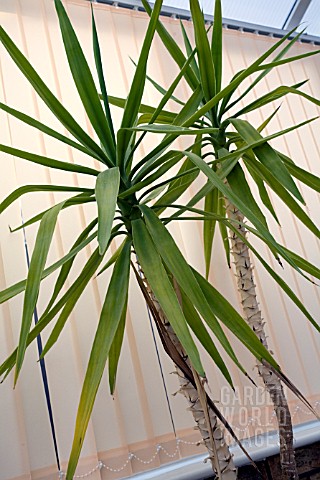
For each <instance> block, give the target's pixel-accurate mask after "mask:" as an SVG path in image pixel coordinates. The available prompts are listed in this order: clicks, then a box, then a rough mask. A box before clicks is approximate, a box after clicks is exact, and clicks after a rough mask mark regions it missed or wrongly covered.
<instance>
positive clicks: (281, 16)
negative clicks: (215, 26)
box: [163, 0, 295, 28]
mask: <svg viewBox="0 0 320 480" xmlns="http://www.w3.org/2000/svg"><path fill="white" fill-rule="evenodd" d="M221 3H222V15H223V17H224V18H230V19H232V20H239V21H241V22H248V23H254V24H256V25H268V26H269V27H273V28H282V26H283V24H284V23H285V21H286V19H287V17H288V14H289V13H290V11H291V9H292V7H293V5H294V3H295V0H281V1H279V0H241V1H239V0H222V2H221ZM200 4H201V7H202V9H203V12H204V14H206V15H213V11H214V0H200ZM163 5H166V6H170V7H175V8H179V9H183V10H189V0H164V1H163Z"/></svg>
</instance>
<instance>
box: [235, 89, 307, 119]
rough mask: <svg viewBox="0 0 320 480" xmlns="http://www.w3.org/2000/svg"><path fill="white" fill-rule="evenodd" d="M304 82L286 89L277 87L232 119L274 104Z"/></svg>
mask: <svg viewBox="0 0 320 480" xmlns="http://www.w3.org/2000/svg"><path fill="white" fill-rule="evenodd" d="M306 82H307V80H304V81H303V82H300V83H296V84H295V85H292V86H291V87H286V86H285V85H282V86H281V87H277V88H275V89H274V90H272V91H271V92H268V93H266V94H265V95H263V96H262V97H259V98H258V99H257V100H254V101H253V102H252V103H249V105H246V106H245V107H244V108H242V109H241V110H239V112H237V113H235V114H233V115H232V117H233V118H237V117H240V115H244V114H246V113H249V112H252V111H253V110H257V109H258V108H261V107H263V106H264V105H268V104H269V103H271V102H274V101H275V100H278V99H279V98H281V97H283V96H285V95H287V94H288V93H292V89H298V88H300V87H301V86H302V85H304V84H305V83H306Z"/></svg>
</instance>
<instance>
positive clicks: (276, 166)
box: [230, 118, 304, 203]
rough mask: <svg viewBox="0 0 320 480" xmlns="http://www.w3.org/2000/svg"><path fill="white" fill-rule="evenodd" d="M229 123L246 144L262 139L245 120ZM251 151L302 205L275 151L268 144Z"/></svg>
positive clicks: (232, 120) (294, 186) (235, 120)
mask: <svg viewBox="0 0 320 480" xmlns="http://www.w3.org/2000/svg"><path fill="white" fill-rule="evenodd" d="M230 122H231V123H232V125H233V126H234V127H235V129H236V130H237V131H238V133H239V134H240V135H241V137H242V138H243V140H244V141H245V142H246V143H252V142H255V141H257V140H259V139H261V138H262V136H261V135H260V133H259V132H258V131H257V130H256V129H255V128H254V127H253V126H252V125H251V124H250V123H249V122H247V121H246V120H240V119H234V118H232V119H230ZM253 151H254V153H255V155H256V157H257V158H258V159H259V160H260V162H261V163H262V164H263V165H264V166H265V167H266V168H268V170H270V172H272V174H274V175H275V176H276V177H277V178H278V179H279V181H280V182H281V183H282V184H283V186H284V187H285V188H286V189H288V190H289V191H290V192H291V193H292V194H293V195H294V196H295V197H296V198H297V199H298V200H300V202H302V203H304V200H303V198H302V196H301V194H300V192H299V190H298V188H297V186H296V184H295V183H294V181H293V180H292V177H291V175H290V173H289V172H288V170H287V168H286V167H285V166H284V165H283V163H282V162H281V160H280V158H279V156H278V155H277V153H276V152H275V150H274V149H273V148H272V147H271V146H270V145H269V144H268V143H265V144H263V145H261V146H260V147H256V148H253Z"/></svg>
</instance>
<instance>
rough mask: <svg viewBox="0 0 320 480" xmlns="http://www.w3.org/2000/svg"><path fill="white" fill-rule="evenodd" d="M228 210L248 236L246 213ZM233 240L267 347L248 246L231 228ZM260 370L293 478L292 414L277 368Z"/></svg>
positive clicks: (251, 316)
mask: <svg viewBox="0 0 320 480" xmlns="http://www.w3.org/2000/svg"><path fill="white" fill-rule="evenodd" d="M226 211H227V215H228V217H229V219H230V220H232V221H233V222H237V228H238V229H239V232H240V234H241V235H242V236H246V229H245V226H244V216H243V215H242V213H241V212H240V211H239V210H238V209H237V208H236V207H235V206H234V205H232V204H231V203H229V202H226ZM234 225H235V224H234ZM230 242H231V249H232V254H233V259H234V264H235V270H236V276H237V284H238V289H239V293H240V297H241V304H242V308H243V312H244V315H245V319H246V320H247V322H248V324H249V326H250V327H251V328H252V330H253V331H254V332H255V334H256V335H257V337H258V338H259V340H260V341H261V343H262V344H263V345H264V346H265V347H266V348H267V349H268V343H267V339H266V334H265V330H264V322H263V319H262V315H261V310H260V308H259V304H258V302H257V294H256V287H255V284H254V278H253V273H252V269H253V267H252V263H251V260H250V252H249V249H248V246H247V245H246V244H245V243H244V242H243V240H242V239H241V238H239V237H238V236H237V235H236V233H235V232H232V231H231V237H230ZM258 370H259V374H260V375H261V377H262V379H263V382H264V384H265V387H266V389H267V391H268V393H269V395H270V397H271V400H272V402H273V405H274V411H275V414H276V417H277V421H278V425H279V437H280V462H281V466H282V470H283V474H284V477H285V478H286V479H292V480H293V479H298V478H299V476H298V472H297V467H296V462H295V454H294V448H293V432H292V422H291V415H290V410H289V407H288V403H287V399H286V397H285V394H284V391H283V387H282V384H281V381H280V379H279V378H278V377H277V375H276V374H275V373H274V372H272V371H271V370H270V369H269V368H268V367H267V366H264V365H262V364H261V363H258Z"/></svg>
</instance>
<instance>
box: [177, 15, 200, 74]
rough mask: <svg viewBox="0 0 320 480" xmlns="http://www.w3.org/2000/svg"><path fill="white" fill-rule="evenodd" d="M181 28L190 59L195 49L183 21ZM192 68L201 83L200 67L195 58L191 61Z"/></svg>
mask: <svg viewBox="0 0 320 480" xmlns="http://www.w3.org/2000/svg"><path fill="white" fill-rule="evenodd" d="M180 27H181V32H182V36H183V41H184V46H185V49H186V52H187V55H188V57H190V55H191V53H192V51H193V48H192V45H191V42H190V40H189V37H188V34H187V31H186V29H185V27H184V25H183V22H182V21H181V20H180ZM190 66H191V68H192V70H193V72H194V74H195V76H196V78H197V79H198V81H199V79H200V72H199V67H198V64H197V62H196V60H195V59H194V58H193V59H192V60H191V62H190Z"/></svg>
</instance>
